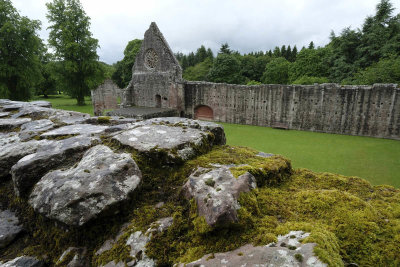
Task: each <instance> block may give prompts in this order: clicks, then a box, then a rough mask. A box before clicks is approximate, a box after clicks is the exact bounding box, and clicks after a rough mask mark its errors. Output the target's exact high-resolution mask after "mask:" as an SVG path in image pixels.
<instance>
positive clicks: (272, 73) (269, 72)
mask: <svg viewBox="0 0 400 267" xmlns="http://www.w3.org/2000/svg"><path fill="white" fill-rule="evenodd" d="M289 66H290V62H289V61H287V60H286V59H285V58H283V57H278V58H273V59H272V60H271V61H270V62H269V63H268V64H267V65H266V66H265V72H264V74H263V77H262V80H263V83H267V84H287V83H288V81H289V76H288V73H289Z"/></svg>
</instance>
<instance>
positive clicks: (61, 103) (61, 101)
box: [33, 95, 93, 116]
mask: <svg viewBox="0 0 400 267" xmlns="http://www.w3.org/2000/svg"><path fill="white" fill-rule="evenodd" d="M33 100H44V101H49V102H50V103H51V104H52V105H53V108H58V109H64V110H72V111H78V112H83V113H88V114H90V115H92V116H93V106H92V101H91V100H90V97H88V96H86V97H85V103H86V105H84V106H78V105H77V104H76V99H75V98H71V97H70V96H67V95H50V96H49V97H48V98H44V97H42V96H36V97H35V98H34V99H33Z"/></svg>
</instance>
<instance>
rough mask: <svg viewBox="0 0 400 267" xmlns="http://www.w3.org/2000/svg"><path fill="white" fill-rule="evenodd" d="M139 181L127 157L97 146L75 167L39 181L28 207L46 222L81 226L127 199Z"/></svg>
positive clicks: (139, 178) (132, 164)
mask: <svg viewBox="0 0 400 267" xmlns="http://www.w3.org/2000/svg"><path fill="white" fill-rule="evenodd" d="M141 177H142V174H141V172H140V170H139V168H138V166H137V165H136V163H135V161H133V159H132V158H131V156H130V155H129V154H127V153H123V154H116V153H114V152H113V151H112V150H111V149H110V148H108V147H106V146H103V145H98V146H95V147H93V148H91V149H89V150H88V151H87V152H86V153H85V154H84V155H83V158H82V160H81V161H80V162H79V164H78V165H77V166H76V167H72V168H69V169H67V170H56V171H52V172H49V173H48V174H46V175H45V176H44V177H42V179H41V180H40V181H39V182H38V183H37V184H36V185H35V187H34V189H33V191H32V193H31V195H30V198H29V203H30V204H31V205H32V207H33V208H34V209H35V211H37V212H39V213H41V214H43V215H45V216H46V217H48V218H51V219H56V220H59V221H61V222H63V223H65V224H68V225H75V226H81V225H83V224H85V223H86V222H88V221H89V220H91V219H93V218H96V217H98V216H100V215H101V214H102V213H103V212H104V211H107V210H109V209H110V208H111V207H112V206H113V205H115V204H117V203H119V202H121V201H124V200H126V199H128V197H129V194H130V193H132V192H133V191H134V190H135V189H136V187H137V186H138V184H139V182H140V180H141Z"/></svg>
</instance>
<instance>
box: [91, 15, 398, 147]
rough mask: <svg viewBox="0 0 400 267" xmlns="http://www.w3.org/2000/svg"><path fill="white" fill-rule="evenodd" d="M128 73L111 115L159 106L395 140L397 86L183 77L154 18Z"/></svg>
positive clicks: (215, 118)
mask: <svg viewBox="0 0 400 267" xmlns="http://www.w3.org/2000/svg"><path fill="white" fill-rule="evenodd" d="M132 71H133V73H132V80H131V82H130V83H129V85H128V87H127V88H126V89H125V90H124V92H123V96H122V105H121V106H122V109H120V110H119V111H114V113H111V114H114V115H125V116H126V115H127V112H128V113H129V109H130V107H152V108H158V109H159V110H157V112H158V113H156V114H160V110H164V109H165V110H166V111H168V112H170V113H169V114H171V111H173V113H174V114H175V115H176V116H181V117H188V118H195V119H202V120H213V121H220V122H229V123H238V124H249V125H259V126H268V127H276V128H284V129H296V130H305V131H315V132H324V133H337V134H348V135H360V136H371V137H381V138H390V139H400V99H399V98H400V94H399V92H400V89H399V88H398V87H397V85H395V84H374V85H373V86H364V85H357V86H347V85H344V86H341V85H338V84H314V85H307V86H301V85H278V84H263V85H252V86H246V85H234V84H223V83H209V82H189V81H185V80H183V79H182V69H181V67H180V65H179V62H178V61H177V60H176V58H175V56H174V54H173V52H172V50H171V49H170V47H169V45H168V43H167V41H166V40H165V38H164V37H163V35H162V33H161V32H160V30H159V29H158V27H157V25H156V24H155V23H154V22H153V23H151V25H150V28H149V29H148V30H147V31H146V33H145V36H144V40H143V43H142V47H141V49H140V52H139V53H138V55H137V57H136V60H135V64H134V67H133V70H132ZM103 90H104V88H103V89H102V90H96V91H95V93H94V95H96V94H97V95H102V94H103V97H102V98H100V100H98V99H97V100H95V101H93V102H94V105H95V106H96V105H99V103H102V104H104V103H105V102H107V101H108V100H107V101H106V99H107V98H108V97H116V94H114V93H111V94H108V97H104V93H103ZM111 102H112V101H111ZM113 103H114V102H113ZM103 107H104V108H105V109H107V108H115V107H114V106H113V107H108V106H107V105H103ZM123 111H125V112H123ZM133 113H134V112H133ZM161 113H162V112H161ZM132 116H134V114H132Z"/></svg>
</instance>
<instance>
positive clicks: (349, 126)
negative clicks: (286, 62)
mask: <svg viewBox="0 0 400 267" xmlns="http://www.w3.org/2000/svg"><path fill="white" fill-rule="evenodd" d="M399 92H400V89H399V88H397V86H396V85H394V84H375V85H373V86H340V85H338V84H321V85H318V84H316V85H309V86H300V85H255V86H244V85H232V84H217V83H207V82H187V83H186V84H185V113H186V115H187V116H188V117H195V114H196V109H197V108H198V107H201V106H203V105H204V106H208V107H210V108H211V109H212V111H213V118H214V120H215V121H221V122H229V123H238V124H249V125H259V126H270V127H279V128H287V129H296V130H306V131H316V132H325V133H338V134H349V135H361V136H372V137H381V138H391V139H398V140H400V99H399V98H400V93H399Z"/></svg>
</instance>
